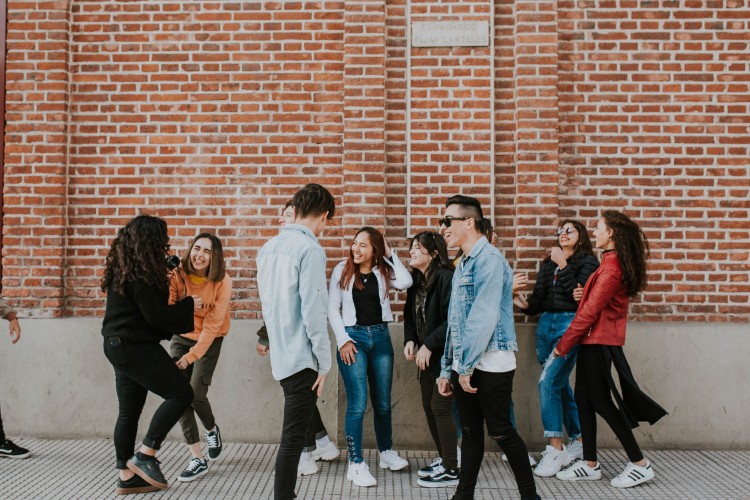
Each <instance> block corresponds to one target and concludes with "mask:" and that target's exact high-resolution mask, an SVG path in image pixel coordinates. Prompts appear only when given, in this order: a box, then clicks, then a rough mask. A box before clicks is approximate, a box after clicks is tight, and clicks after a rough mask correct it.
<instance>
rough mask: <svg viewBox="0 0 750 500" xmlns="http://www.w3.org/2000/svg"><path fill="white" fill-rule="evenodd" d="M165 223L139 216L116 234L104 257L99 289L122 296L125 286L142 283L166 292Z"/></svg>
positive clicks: (167, 240)
mask: <svg viewBox="0 0 750 500" xmlns="http://www.w3.org/2000/svg"><path fill="white" fill-rule="evenodd" d="M168 249H169V236H168V235H167V223H166V222H164V220H163V219H160V218H159V217H153V216H151V215H139V216H137V217H135V218H134V219H133V220H131V221H130V222H128V223H127V225H125V227H123V228H121V229H120V230H119V231H117V236H116V237H115V240H114V241H113V242H112V246H111V247H110V249H109V254H107V261H106V267H105V269H104V276H102V281H101V284H102V290H103V291H105V292H106V291H108V290H114V291H115V292H117V293H119V294H120V295H123V294H124V293H125V284H126V283H128V282H136V281H139V282H142V283H146V284H148V285H154V286H156V287H157V288H159V289H160V290H163V291H167V290H169V277H168V276H167V269H168V268H167V260H166V255H167V250H168Z"/></svg>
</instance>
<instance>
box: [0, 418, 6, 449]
mask: <svg viewBox="0 0 750 500" xmlns="http://www.w3.org/2000/svg"><path fill="white" fill-rule="evenodd" d="M4 442H5V430H3V414H2V413H0V443H4Z"/></svg>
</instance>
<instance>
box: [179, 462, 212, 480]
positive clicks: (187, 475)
mask: <svg viewBox="0 0 750 500" xmlns="http://www.w3.org/2000/svg"><path fill="white" fill-rule="evenodd" d="M206 472H208V461H206V460H203V459H202V458H192V459H191V460H190V463H188V466H187V468H186V469H185V470H184V471H182V474H180V477H178V478H177V480H178V481H182V482H183V483H188V482H190V481H195V480H196V479H198V478H199V477H201V476H202V475H203V474H205V473H206Z"/></svg>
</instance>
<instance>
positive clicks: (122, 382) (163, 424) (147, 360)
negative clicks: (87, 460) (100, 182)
mask: <svg viewBox="0 0 750 500" xmlns="http://www.w3.org/2000/svg"><path fill="white" fill-rule="evenodd" d="M168 251H169V236H167V224H166V222H164V221H163V220H162V219H160V218H158V217H152V216H149V215H139V216H138V217H136V218H134V219H133V220H131V221H130V222H129V223H128V224H127V225H126V226H125V227H123V228H121V229H120V230H119V231H118V233H117V237H116V238H115V240H114V241H113V242H112V247H111V248H110V250H109V254H108V255H107V262H106V268H105V270H104V276H103V277H102V282H101V283H102V290H104V291H106V292H107V305H106V309H105V312H104V322H103V324H102V336H103V337H104V354H105V356H106V357H107V359H108V360H109V362H110V363H111V364H112V366H113V368H114V370H115V387H116V390H117V399H118V402H119V413H118V416H117V424H116V425H115V432H114V444H115V455H116V457H117V469H119V479H118V481H117V488H116V492H117V494H119V495H127V494H130V493H147V492H150V491H156V490H159V489H166V488H167V487H168V486H169V485H168V483H167V481H166V479H164V475H163V474H162V472H161V469H160V468H159V462H158V461H157V460H156V458H155V455H156V450H158V449H159V447H160V446H161V443H162V441H163V440H164V438H165V437H166V435H167V433H168V432H169V430H170V429H171V428H172V427H173V426H174V425H175V424H176V423H177V421H178V420H179V419H180V416H181V415H182V414H183V412H184V411H185V410H186V409H187V408H188V407H189V406H190V404H191V402H192V401H193V390H192V388H191V387H190V383H189V382H188V380H187V379H186V378H185V377H184V376H183V375H182V373H180V370H179V368H177V365H176V364H175V362H174V361H173V360H172V358H170V356H169V354H167V351H166V350H165V349H164V348H163V347H162V346H161V345H160V344H159V342H160V341H162V340H169V339H170V338H171V337H172V335H175V334H180V333H189V332H191V331H192V330H193V312H194V308H200V307H201V306H202V301H201V299H200V298H199V297H186V298H185V299H184V300H181V301H179V302H176V303H175V304H173V305H168V299H169V277H168V275H167V273H168V265H167V257H168V253H167V252H168ZM149 391H150V392H153V393H154V394H156V395H158V396H160V397H162V398H163V399H164V402H163V403H162V404H161V406H159V408H158V409H157V410H156V412H155V413H154V416H153V418H152V419H151V424H150V426H149V428H148V431H147V432H146V437H145V438H144V439H143V444H142V446H141V447H140V449H139V450H138V451H137V452H136V453H135V454H133V451H134V449H135V439H136V434H137V432H138V418H139V417H140V415H141V411H142V410H143V405H144V404H145V402H146V395H147V394H148V393H149Z"/></svg>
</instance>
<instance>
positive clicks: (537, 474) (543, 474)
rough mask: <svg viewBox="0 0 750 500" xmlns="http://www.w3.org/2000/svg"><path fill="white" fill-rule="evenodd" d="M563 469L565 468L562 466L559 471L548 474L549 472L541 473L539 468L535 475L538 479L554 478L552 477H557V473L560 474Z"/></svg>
mask: <svg viewBox="0 0 750 500" xmlns="http://www.w3.org/2000/svg"><path fill="white" fill-rule="evenodd" d="M562 468H563V466H561V467H560V468H559V469H557V470H556V471H554V472H551V473H547V472H539V468H538V467H537V468H536V469H534V475H535V476H538V477H552V476H557V473H558V472H560V471H561V470H562Z"/></svg>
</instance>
